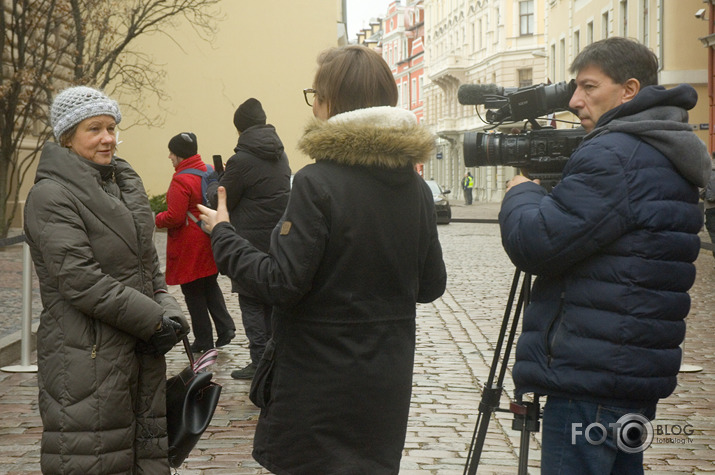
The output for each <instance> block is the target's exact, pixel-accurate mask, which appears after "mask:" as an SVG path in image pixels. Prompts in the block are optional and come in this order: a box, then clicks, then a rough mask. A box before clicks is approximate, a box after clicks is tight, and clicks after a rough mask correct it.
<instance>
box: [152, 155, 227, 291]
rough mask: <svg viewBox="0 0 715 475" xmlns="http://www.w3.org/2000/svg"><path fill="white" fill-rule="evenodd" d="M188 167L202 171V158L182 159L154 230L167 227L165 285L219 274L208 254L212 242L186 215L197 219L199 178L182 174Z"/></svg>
mask: <svg viewBox="0 0 715 475" xmlns="http://www.w3.org/2000/svg"><path fill="white" fill-rule="evenodd" d="M190 168H193V169H196V170H199V171H202V172H205V171H206V164H205V163H204V162H203V161H202V160H201V155H194V156H193V157H189V158H186V159H184V160H182V161H181V162H180V163H179V165H178V166H177V167H176V172H175V173H174V176H173V177H172V178H171V184H169V191H167V192H166V204H167V210H166V211H164V212H162V213H159V214H157V215H156V219H155V223H156V227H157V228H168V231H167V237H166V283H167V284H169V285H181V284H186V283H189V282H193V281H194V280H196V279H201V278H203V277H208V276H210V275H214V274H217V273H218V270H216V264H215V263H214V258H213V254H212V253H211V239H210V238H209V236H208V234H206V233H205V232H203V230H201V228H200V227H199V226H198V225H197V224H196V223H195V222H194V221H192V220H191V219H190V218H189V217H188V216H187V215H186V212H187V211H189V212H190V213H191V214H193V215H194V216H195V217H196V218H197V219H198V217H199V209H198V208H197V207H196V205H197V204H199V203H201V202H202V200H203V197H202V196H201V177H200V176H199V175H193V174H190V173H181V172H182V171H184V170H188V169H190Z"/></svg>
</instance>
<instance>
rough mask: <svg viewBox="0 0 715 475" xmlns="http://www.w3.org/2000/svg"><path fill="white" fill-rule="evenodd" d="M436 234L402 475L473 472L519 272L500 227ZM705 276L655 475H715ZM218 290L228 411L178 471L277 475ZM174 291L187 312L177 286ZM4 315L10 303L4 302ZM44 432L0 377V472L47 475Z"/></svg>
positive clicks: (664, 418)
mask: <svg viewBox="0 0 715 475" xmlns="http://www.w3.org/2000/svg"><path fill="white" fill-rule="evenodd" d="M460 208H461V209H460ZM465 208H467V207H460V206H455V209H454V211H455V216H465V217H469V216H468V213H475V212H477V211H476V209H477V208H479V207H478V206H473V207H469V208H474V210H467V209H465ZM495 209H496V208H490V209H488V210H487V211H488V212H489V213H490V215H491V217H495ZM439 232H440V240H441V242H442V246H443V249H444V256H445V262H446V264H447V272H448V276H449V281H448V288H447V291H446V292H445V294H444V296H443V297H442V298H440V299H438V300H436V301H435V302H433V303H431V304H424V305H420V306H419V307H418V310H417V314H418V316H417V351H416V359H415V370H414V383H413V394H412V404H411V411H410V419H409V426H408V432H407V441H406V445H405V449H404V455H403V459H402V465H401V472H400V473H401V474H461V473H463V472H464V469H465V463H466V456H467V453H468V451H469V447H470V442H471V440H472V435H473V432H474V429H475V424H476V421H477V415H478V411H479V403H480V400H481V388H482V386H483V385H484V383H485V381H486V379H487V375H488V373H489V368H490V365H491V362H492V357H493V351H494V346H495V345H496V343H497V340H498V335H499V330H500V326H501V323H502V318H503V313H504V307H505V304H506V302H507V298H508V293H509V289H510V287H511V283H512V279H513V277H514V267H513V266H512V265H511V263H510V261H509V260H508V258H507V256H506V254H505V253H504V251H503V249H502V247H501V242H500V237H499V228H498V225H496V224H490V223H479V224H476V223H460V222H453V223H452V224H450V225H448V226H440V227H439ZM703 236H704V235H703ZM164 239H165V235H162V234H158V235H157V240H156V242H157V247H158V248H159V250H160V251H163V247H164ZM162 254H163V252H162ZM1 261H3V256H2V255H1V254H0V262H1ZM0 265H2V264H0ZM696 265H697V268H698V276H697V280H696V283H695V286H694V288H693V289H692V291H691V296H692V300H693V305H692V310H691V313H690V316H689V317H688V333H687V336H686V342H685V354H684V360H683V363H684V364H686V365H689V366H698V367H700V368H702V370H701V371H698V372H689V373H681V374H680V377H679V384H678V387H677V388H676V391H675V393H674V394H673V395H672V396H670V397H669V398H668V399H666V400H663V401H661V403H660V404H659V406H658V415H657V419H656V420H655V421H653V426H654V427H655V428H656V430H660V431H661V434H658V433H656V436H655V439H654V441H653V444H652V445H651V447H650V448H649V449H648V450H647V451H646V452H645V465H646V471H647V472H648V473H654V474H682V473H713V472H715V376H714V375H715V352H714V351H713V345H712V343H711V342H712V341H713V339H712V335H713V334H715V321H714V320H713V318H712V317H713V313H715V312H714V309H715V260H714V259H713V256H712V255H711V254H710V253H706V252H704V251H703V252H701V253H700V256H699V258H698V261H697V263H696ZM220 282H221V285H222V288H223V289H224V292H225V296H226V301H227V304H228V307H229V310H230V311H231V313H232V315H233V317H234V320H235V321H236V325H237V327H238V332H237V334H238V335H239V336H237V338H236V339H235V340H234V342H233V343H232V344H230V345H228V346H227V347H225V348H222V349H221V350H220V354H219V359H218V362H217V364H216V365H215V366H214V367H213V370H214V372H215V379H216V380H217V381H218V382H219V383H220V384H222V385H223V392H222V396H221V401H220V403H219V407H218V409H217V411H216V414H215V416H214V419H213V421H212V424H211V426H210V427H209V429H208V430H207V432H206V433H205V435H204V437H203V438H202V440H201V441H200V442H199V444H198V446H197V448H196V449H195V450H194V452H192V456H191V457H190V458H189V459H188V460H187V462H186V463H185V464H184V466H183V467H182V468H180V469H179V471H178V472H179V473H181V474H186V475H194V474H196V475H198V474H218V475H220V474H249V473H268V472H266V471H265V470H263V469H261V467H260V466H259V465H258V464H257V463H256V462H254V461H253V459H252V458H251V455H250V453H251V447H252V437H253V430H254V427H255V424H256V420H257V417H258V410H257V408H255V407H254V406H253V405H252V404H251V402H250V401H249V400H248V395H247V393H248V389H249V382H245V381H236V380H233V379H231V377H230V373H231V371H232V370H233V369H236V368H238V367H243V366H244V365H245V364H246V363H247V362H248V349H247V341H246V339H245V336H243V332H242V327H241V318H240V311H239V308H238V302H237V299H236V296H235V295H233V294H231V293H230V290H229V289H230V283H229V281H228V279H226V278H225V277H221V278H220ZM3 285H6V284H3ZM8 285H9V284H8ZM2 291H3V292H5V293H3V294H0V298H5V295H7V294H8V290H7V289H3V290H2ZM171 291H172V293H173V294H174V295H175V296H176V297H177V299H178V300H179V302H181V303H182V305H183V304H184V301H183V297H182V295H181V292H180V289H179V287H172V288H171ZM10 293H11V292H10ZM13 298H19V296H14V297H13ZM38 305H39V304H38ZM2 306H5V302H4V301H2V302H0V307H2ZM36 310H37V309H36ZM18 327H19V325H18ZM34 357H35V355H34V354H33V358H34ZM168 359H169V373H170V374H173V373H175V372H178V371H179V370H180V369H181V368H182V367H183V366H185V365H186V364H187V360H186V356H185V355H184V354H183V349H182V348H181V347H180V346H179V347H176V348H175V349H173V350H172V351H171V352H170V353H169V356H168ZM33 361H34V360H33ZM509 366H511V365H509ZM505 386H506V394H505V395H504V396H503V397H502V404H501V406H502V407H504V408H507V407H508V397H507V394H511V393H512V388H513V386H512V382H511V374H510V372H507V375H506V378H505ZM371 417H375V418H379V417H381V415H380V414H374V415H372V416H371ZM511 423H512V415H511V414H510V413H498V414H497V415H496V416H495V417H494V418H493V419H492V421H491V422H490V424H489V432H488V435H487V438H486V443H485V445H484V451H483V453H482V456H481V459H480V463H479V471H478V473H480V474H486V473H497V474H502V473H504V474H515V473H517V462H518V457H519V453H520V450H521V447H519V433H518V432H516V431H513V430H512V429H511ZM678 428H679V429H678ZM684 428H685V429H686V432H683V431H682V429H684ZM677 430H679V432H678V433H677V434H676V433H675V431H677ZM41 431H42V428H41V421H40V417H39V414H38V411H37V381H36V375H35V374H34V373H5V372H1V373H0V473H8V474H20V473H23V474H26V473H40V472H39V453H40V449H39V447H40V442H39V441H40V435H41ZM538 439H539V434H537V435H536V437H535V438H533V439H532V441H531V443H530V446H529V467H530V468H529V472H530V473H533V474H538V473H539V457H540V453H539V440H538Z"/></svg>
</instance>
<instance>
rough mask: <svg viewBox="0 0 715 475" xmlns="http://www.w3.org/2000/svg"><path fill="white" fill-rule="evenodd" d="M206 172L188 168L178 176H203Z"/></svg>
mask: <svg viewBox="0 0 715 475" xmlns="http://www.w3.org/2000/svg"><path fill="white" fill-rule="evenodd" d="M203 174H204V172H202V171H201V170H197V169H196V168H187V169H186V170H181V171H180V172H179V173H177V175H196V176H203Z"/></svg>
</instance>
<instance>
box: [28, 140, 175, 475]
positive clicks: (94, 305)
mask: <svg viewBox="0 0 715 475" xmlns="http://www.w3.org/2000/svg"><path fill="white" fill-rule="evenodd" d="M113 165H114V166H113V172H111V171H112V170H111V168H110V172H111V173H110V175H109V176H104V177H103V176H102V174H101V173H100V171H99V170H98V168H97V167H96V166H93V164H92V163H91V162H90V161H88V160H86V159H84V158H81V157H80V156H78V155H76V154H75V153H74V152H72V151H70V150H69V149H66V148H63V147H60V146H59V145H57V144H55V143H48V144H46V145H45V147H44V149H43V151H42V155H41V157H40V162H39V165H38V169H37V176H36V178H35V185H34V186H33V188H32V189H31V190H30V193H29V195H28V198H27V202H26V205H25V234H26V236H27V242H28V244H29V246H30V250H31V253H32V259H33V262H34V264H35V270H36V272H37V276H38V279H39V282H40V292H41V297H42V306H43V309H42V314H41V316H40V326H39V328H38V332H37V360H38V384H39V389H40V394H39V407H40V415H41V417H42V423H43V429H44V430H43V433H42V446H41V468H42V472H43V473H45V474H70V473H72V474H75V473H82V474H115V473H129V474H134V473H152V474H161V473H167V474H168V473H169V465H168V459H167V439H166V418H165V415H166V407H165V384H166V363H165V360H164V357H163V356H150V355H139V354H137V353H136V352H135V347H136V344H137V342H138V341H139V340H143V341H147V340H148V339H149V338H150V337H151V335H152V334H153V333H154V331H155V329H156V327H157V326H158V325H159V323H160V322H161V318H162V314H163V313H164V310H165V309H169V308H170V309H171V311H172V312H176V313H180V312H181V310H180V307H179V305H178V303H177V302H176V300H175V299H174V298H173V297H171V296H170V295H169V294H168V293H165V292H161V291H162V290H163V291H165V290H166V284H165V282H164V275H163V274H162V272H161V270H160V266H159V260H158V257H157V253H156V249H155V248H154V244H153V241H152V236H153V230H154V222H153V218H152V212H151V209H150V208H149V201H148V199H147V196H146V193H145V191H144V187H143V185H142V182H141V179H140V178H139V176H138V175H137V174H136V173H135V172H134V170H133V169H132V168H131V166H130V165H129V164H128V163H127V162H125V161H124V160H122V159H119V158H116V157H115V158H114V159H113ZM107 168H109V167H107ZM105 189H106V190H107V191H105ZM118 196H121V198H118ZM157 291H159V292H158V293H156V292H157ZM155 293H156V295H155Z"/></svg>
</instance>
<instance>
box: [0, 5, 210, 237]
mask: <svg viewBox="0 0 715 475" xmlns="http://www.w3.org/2000/svg"><path fill="white" fill-rule="evenodd" d="M220 2H221V0H0V45H2V66H1V67H0V237H5V236H7V233H8V230H9V228H10V225H11V223H12V222H13V220H14V218H15V214H16V212H17V209H18V203H19V190H20V188H21V186H22V184H23V183H24V182H25V180H26V179H28V178H31V177H29V176H28V174H29V170H31V169H32V168H33V163H34V162H35V161H36V160H37V158H38V156H39V153H40V151H41V149H42V146H43V144H44V143H45V142H46V141H47V140H48V139H49V138H50V137H51V136H52V131H51V128H50V124H49V104H50V101H51V99H52V97H53V95H54V94H55V93H56V92H57V91H58V90H60V89H63V88H64V87H66V86H68V85H70V84H84V85H89V86H93V87H97V88H100V89H106V88H107V87H112V89H113V91H112V94H113V95H114V96H115V97H114V98H115V99H117V100H119V101H120V102H121V98H122V96H124V97H127V96H131V97H132V98H134V99H136V100H135V101H130V103H129V104H126V105H125V104H124V103H122V107H125V108H128V109H131V110H134V111H135V112H136V113H137V115H138V117H139V120H138V121H137V123H138V124H149V123H152V124H154V125H156V124H161V123H162V121H163V117H161V116H155V117H148V116H147V115H146V112H145V111H144V110H143V109H142V108H140V107H137V106H135V104H145V103H146V102H147V100H149V98H154V99H155V100H156V101H157V103H158V104H159V105H161V104H162V103H163V102H165V101H166V100H167V99H168V98H167V96H166V94H165V93H164V92H163V88H162V85H163V81H164V79H165V77H166V71H165V70H164V69H162V65H160V64H157V63H156V62H155V61H154V60H153V58H151V57H149V56H147V55H146V54H144V53H142V52H140V51H136V50H134V49H132V46H133V45H134V44H136V39H137V38H139V37H142V36H145V35H148V34H153V33H161V34H163V35H168V36H169V37H170V38H172V40H174V41H175V42H177V41H176V40H175V39H174V38H173V37H172V36H171V33H170V32H171V30H172V27H174V26H176V25H177V24H178V22H179V21H180V20H186V21H188V22H189V23H190V25H191V26H192V28H193V29H194V31H195V32H196V34H197V36H198V37H199V38H200V39H202V40H205V41H208V42H209V43H210V42H212V41H213V39H214V31H215V27H216V22H217V21H219V20H220V19H221V18H222V16H221V13H220V10H219V9H218V5H219V4H220ZM177 43H178V42H177ZM160 110H161V108H160ZM8 204H10V206H8Z"/></svg>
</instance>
